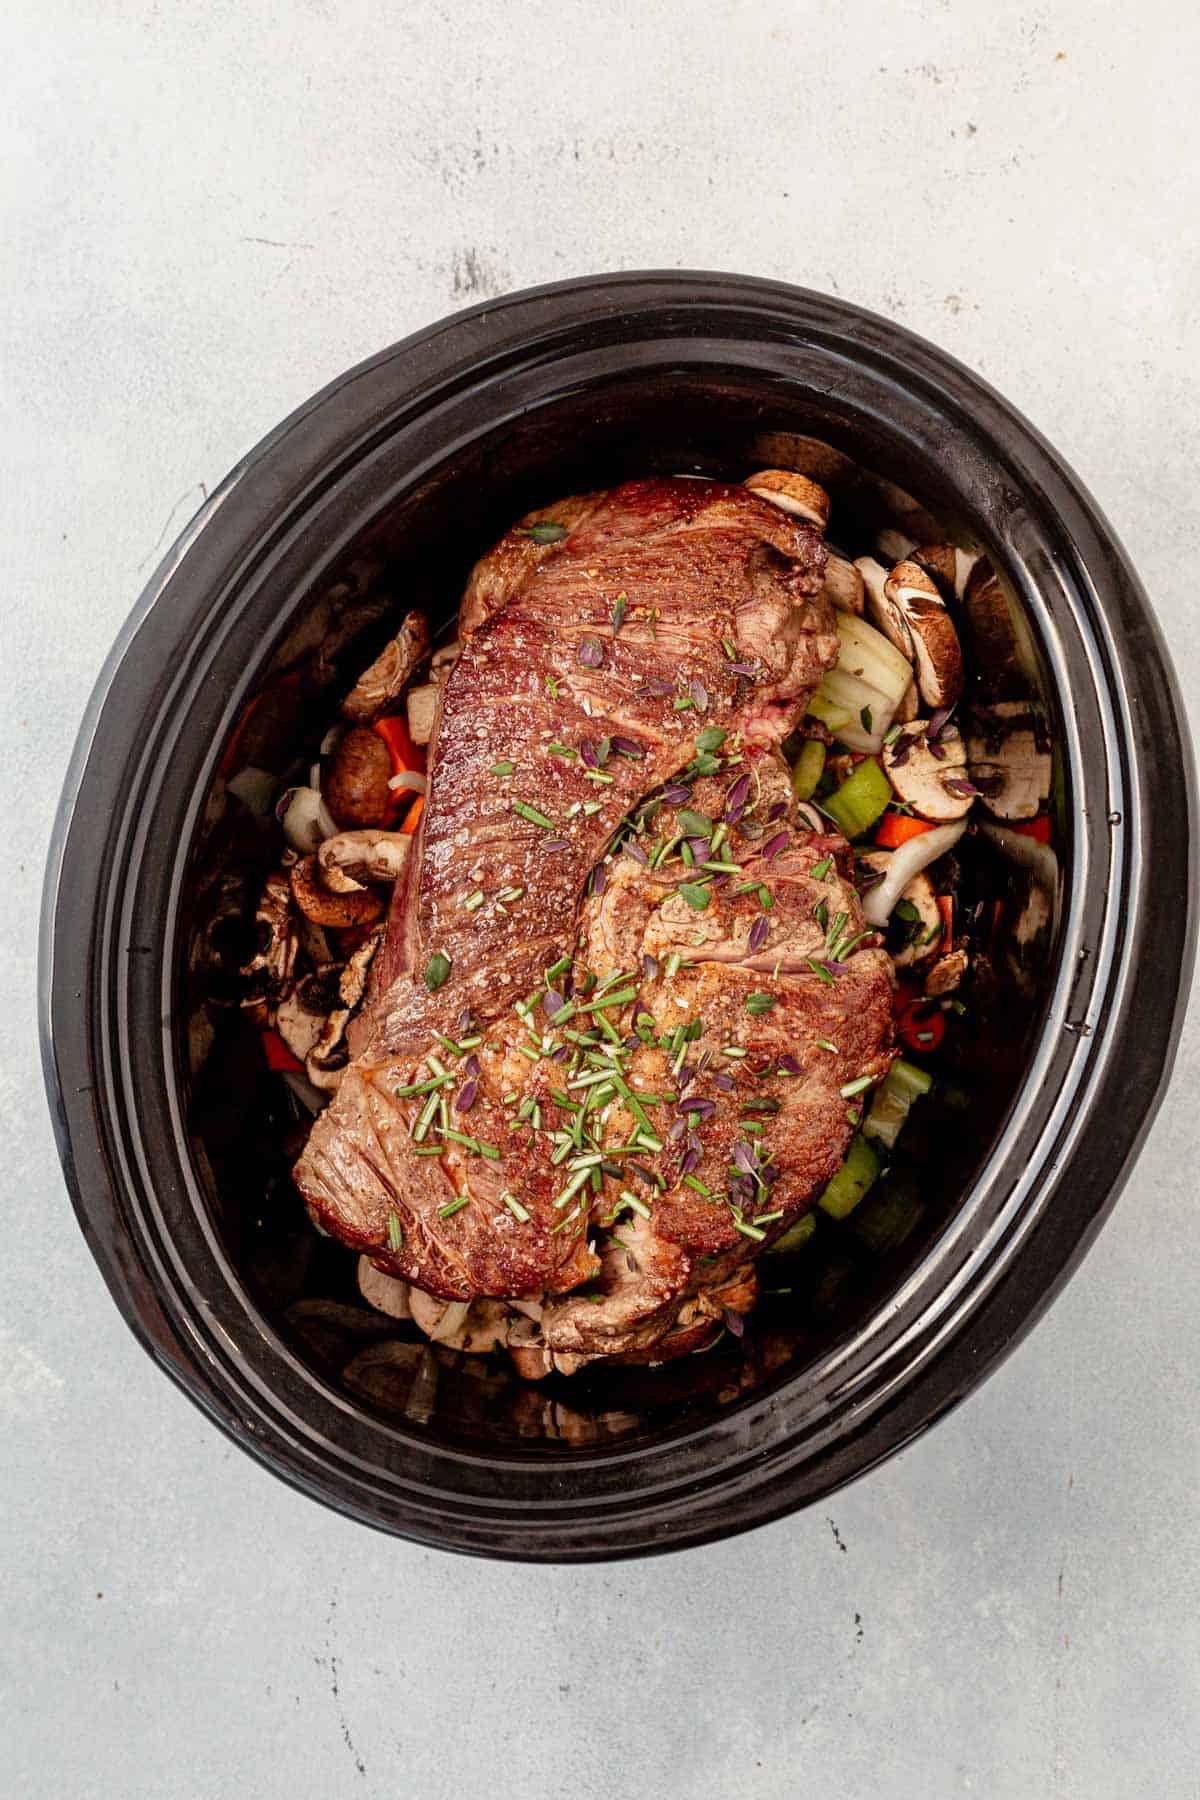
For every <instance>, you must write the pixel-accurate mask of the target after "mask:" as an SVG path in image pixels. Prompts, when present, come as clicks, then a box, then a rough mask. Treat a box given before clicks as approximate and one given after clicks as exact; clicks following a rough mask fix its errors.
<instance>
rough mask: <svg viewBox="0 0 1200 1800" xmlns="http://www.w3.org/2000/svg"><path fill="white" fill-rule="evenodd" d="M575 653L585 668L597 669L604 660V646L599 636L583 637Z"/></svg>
mask: <svg viewBox="0 0 1200 1800" xmlns="http://www.w3.org/2000/svg"><path fill="white" fill-rule="evenodd" d="M575 654H576V657H577V658H578V660H579V661H580V662H581V663H582V664H583V666H584V668H585V669H598V668H599V667H600V664H601V663H602V662H603V661H604V646H603V645H602V644H601V642H600V639H599V638H594V637H585V638H582V639H581V640H580V644H579V648H578V650H577V651H576V652H575Z"/></svg>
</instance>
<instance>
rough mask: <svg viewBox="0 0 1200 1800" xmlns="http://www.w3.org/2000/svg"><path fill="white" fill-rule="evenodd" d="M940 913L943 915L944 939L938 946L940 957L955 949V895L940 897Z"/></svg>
mask: <svg viewBox="0 0 1200 1800" xmlns="http://www.w3.org/2000/svg"><path fill="white" fill-rule="evenodd" d="M938 911H939V912H940V913H941V915H942V938H941V942H940V943H939V945H938V955H939V956H944V955H945V954H946V952H947V951H948V950H953V948H954V896H953V894H939V895H938Z"/></svg>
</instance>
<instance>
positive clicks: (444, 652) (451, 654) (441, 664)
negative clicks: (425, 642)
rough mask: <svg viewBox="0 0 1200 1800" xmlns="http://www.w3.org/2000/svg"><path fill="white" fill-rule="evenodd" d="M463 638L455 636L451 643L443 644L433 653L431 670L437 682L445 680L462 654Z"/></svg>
mask: <svg viewBox="0 0 1200 1800" xmlns="http://www.w3.org/2000/svg"><path fill="white" fill-rule="evenodd" d="M462 649H463V646H462V639H461V638H453V639H452V640H451V641H450V643H448V644H443V645H442V646H441V647H440V649H437V650H435V651H434V653H433V661H432V662H431V663H430V665H429V667H430V672H431V675H432V678H433V680H434V681H435V682H444V681H445V679H446V677H447V675H449V673H450V671H451V669H452V668H453V667H454V665H455V663H456V662H457V661H458V659H459V657H460V656H461V655H462Z"/></svg>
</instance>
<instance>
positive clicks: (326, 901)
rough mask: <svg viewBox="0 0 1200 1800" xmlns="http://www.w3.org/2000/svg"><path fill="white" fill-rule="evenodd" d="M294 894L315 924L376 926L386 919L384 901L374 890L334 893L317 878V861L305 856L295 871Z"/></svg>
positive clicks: (295, 866)
mask: <svg viewBox="0 0 1200 1800" xmlns="http://www.w3.org/2000/svg"><path fill="white" fill-rule="evenodd" d="M291 886H292V895H293V898H294V899H295V902H296V905H297V906H298V907H299V908H300V911H301V912H302V913H303V914H304V916H305V918H306V919H311V920H312V922H313V924H314V925H333V926H345V925H372V924H374V922H375V920H376V919H379V918H381V917H382V916H383V911H384V905H385V902H384V899H383V896H382V895H381V894H379V893H376V892H374V891H373V890H372V889H370V888H359V889H358V890H357V891H356V892H355V893H352V894H331V893H330V892H329V890H328V888H326V887H323V886H322V884H321V883H320V881H319V880H318V879H317V859H316V857H315V856H302V857H301V858H300V861H299V862H298V863H295V864H294V865H293V867H292V871H291Z"/></svg>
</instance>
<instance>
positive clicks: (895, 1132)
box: [863, 1057, 933, 1150]
mask: <svg viewBox="0 0 1200 1800" xmlns="http://www.w3.org/2000/svg"><path fill="white" fill-rule="evenodd" d="M932 1086H933V1077H932V1076H931V1075H927V1074H926V1073H925V1071H924V1069H918V1068H917V1066H916V1064H915V1063H910V1062H905V1061H904V1058H903V1057H900V1058H898V1059H897V1061H896V1062H894V1063H893V1064H892V1066H891V1068H890V1069H889V1070H888V1073H887V1079H886V1080H885V1081H884V1083H883V1086H882V1087H881V1088H879V1090H878V1091H877V1093H876V1095H875V1098H874V1100H873V1101H872V1102H871V1110H870V1112H869V1113H868V1114H867V1117H866V1122H865V1124H864V1125H863V1136H864V1137H873V1138H878V1139H879V1140H880V1142H881V1143H884V1144H886V1145H887V1147H888V1149H889V1150H890V1149H892V1147H893V1146H894V1144H895V1142H896V1139H897V1138H898V1137H899V1135H900V1128H901V1126H902V1125H903V1124H904V1121H905V1120H906V1119H907V1117H908V1109H909V1107H910V1106H911V1105H912V1103H913V1101H914V1100H919V1099H920V1098H921V1096H922V1094H927V1093H928V1092H929V1090H930V1088H931V1087H932Z"/></svg>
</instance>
